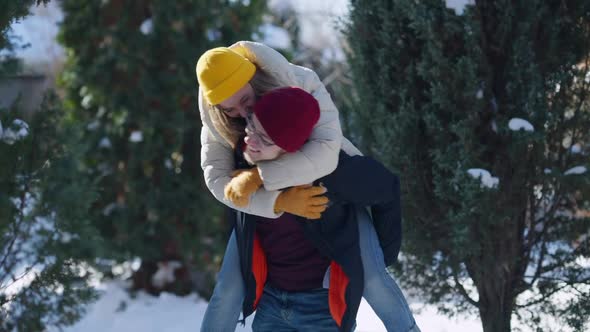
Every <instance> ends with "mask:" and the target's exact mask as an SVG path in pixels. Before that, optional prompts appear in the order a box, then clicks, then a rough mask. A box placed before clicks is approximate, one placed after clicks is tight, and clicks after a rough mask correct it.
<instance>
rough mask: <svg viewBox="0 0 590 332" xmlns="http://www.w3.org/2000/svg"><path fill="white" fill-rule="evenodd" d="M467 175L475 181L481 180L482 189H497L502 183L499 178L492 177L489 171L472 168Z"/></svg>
mask: <svg viewBox="0 0 590 332" xmlns="http://www.w3.org/2000/svg"><path fill="white" fill-rule="evenodd" d="M467 173H469V175H471V176H472V177H473V178H474V179H480V181H481V187H482V188H484V187H486V188H497V187H498V184H499V183H500V180H499V179H498V178H497V177H494V176H492V175H491V174H490V172H489V171H487V170H485V169H482V168H470V169H468V170H467Z"/></svg>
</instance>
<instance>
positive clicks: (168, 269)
mask: <svg viewBox="0 0 590 332" xmlns="http://www.w3.org/2000/svg"><path fill="white" fill-rule="evenodd" d="M181 266H182V263H180V262H177V261H169V262H158V271H156V273H154V275H153V276H152V285H154V287H156V288H160V289H162V288H164V286H166V285H167V284H171V283H173V282H174V280H175V279H176V278H175V277H174V271H175V270H176V269H178V268H180V267H181Z"/></svg>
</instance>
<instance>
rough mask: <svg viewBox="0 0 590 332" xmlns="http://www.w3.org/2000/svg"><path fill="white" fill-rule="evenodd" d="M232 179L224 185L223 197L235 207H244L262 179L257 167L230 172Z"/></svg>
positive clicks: (260, 184)
mask: <svg viewBox="0 0 590 332" xmlns="http://www.w3.org/2000/svg"><path fill="white" fill-rule="evenodd" d="M232 177H233V179H231V181H230V182H229V183H228V184H227V185H226V186H225V190H224V194H225V199H227V200H229V201H230V202H232V203H233V204H234V205H235V206H237V207H246V206H248V203H249V202H250V195H252V194H253V193H254V192H256V190H258V188H260V186H262V179H261V178H260V174H259V173H258V168H257V167H254V168H250V169H238V170H235V171H234V172H233V173H232Z"/></svg>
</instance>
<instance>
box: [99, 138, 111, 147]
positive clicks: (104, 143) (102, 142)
mask: <svg viewBox="0 0 590 332" xmlns="http://www.w3.org/2000/svg"><path fill="white" fill-rule="evenodd" d="M112 146H113V144H111V140H110V139H109V138H108V137H103V138H102V139H101V140H100V142H98V147H99V148H104V149H110V148H111V147H112Z"/></svg>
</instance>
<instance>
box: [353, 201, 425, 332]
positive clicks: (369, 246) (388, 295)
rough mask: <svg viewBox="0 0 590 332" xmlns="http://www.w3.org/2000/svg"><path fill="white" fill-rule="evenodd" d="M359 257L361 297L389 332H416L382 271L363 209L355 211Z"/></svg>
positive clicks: (372, 230) (405, 305)
mask: <svg viewBox="0 0 590 332" xmlns="http://www.w3.org/2000/svg"><path fill="white" fill-rule="evenodd" d="M356 213H357V220H358V224H359V236H360V247H361V257H362V260H363V269H364V274H365V288H364V290H363V297H364V298H365V300H367V302H368V303H369V305H370V306H371V308H373V310H374V311H375V313H376V314H377V316H378V317H379V319H381V321H382V322H383V324H384V325H385V328H386V329H387V331H389V332H408V331H412V332H418V331H420V329H419V328H418V326H417V325H416V322H415V320H414V316H413V315H412V312H411V311H410V307H409V306H408V303H407V302H406V298H405V297H404V294H403V293H402V291H401V289H400V288H399V286H398V285H397V283H396V282H395V280H394V279H393V276H391V275H390V274H389V273H387V270H386V268H385V261H384V260H383V251H382V250H381V246H380V244H379V238H378V237H377V232H376V231H375V227H374V226H373V220H372V219H371V217H370V216H369V213H368V212H367V210H366V208H357V212H356Z"/></svg>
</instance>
